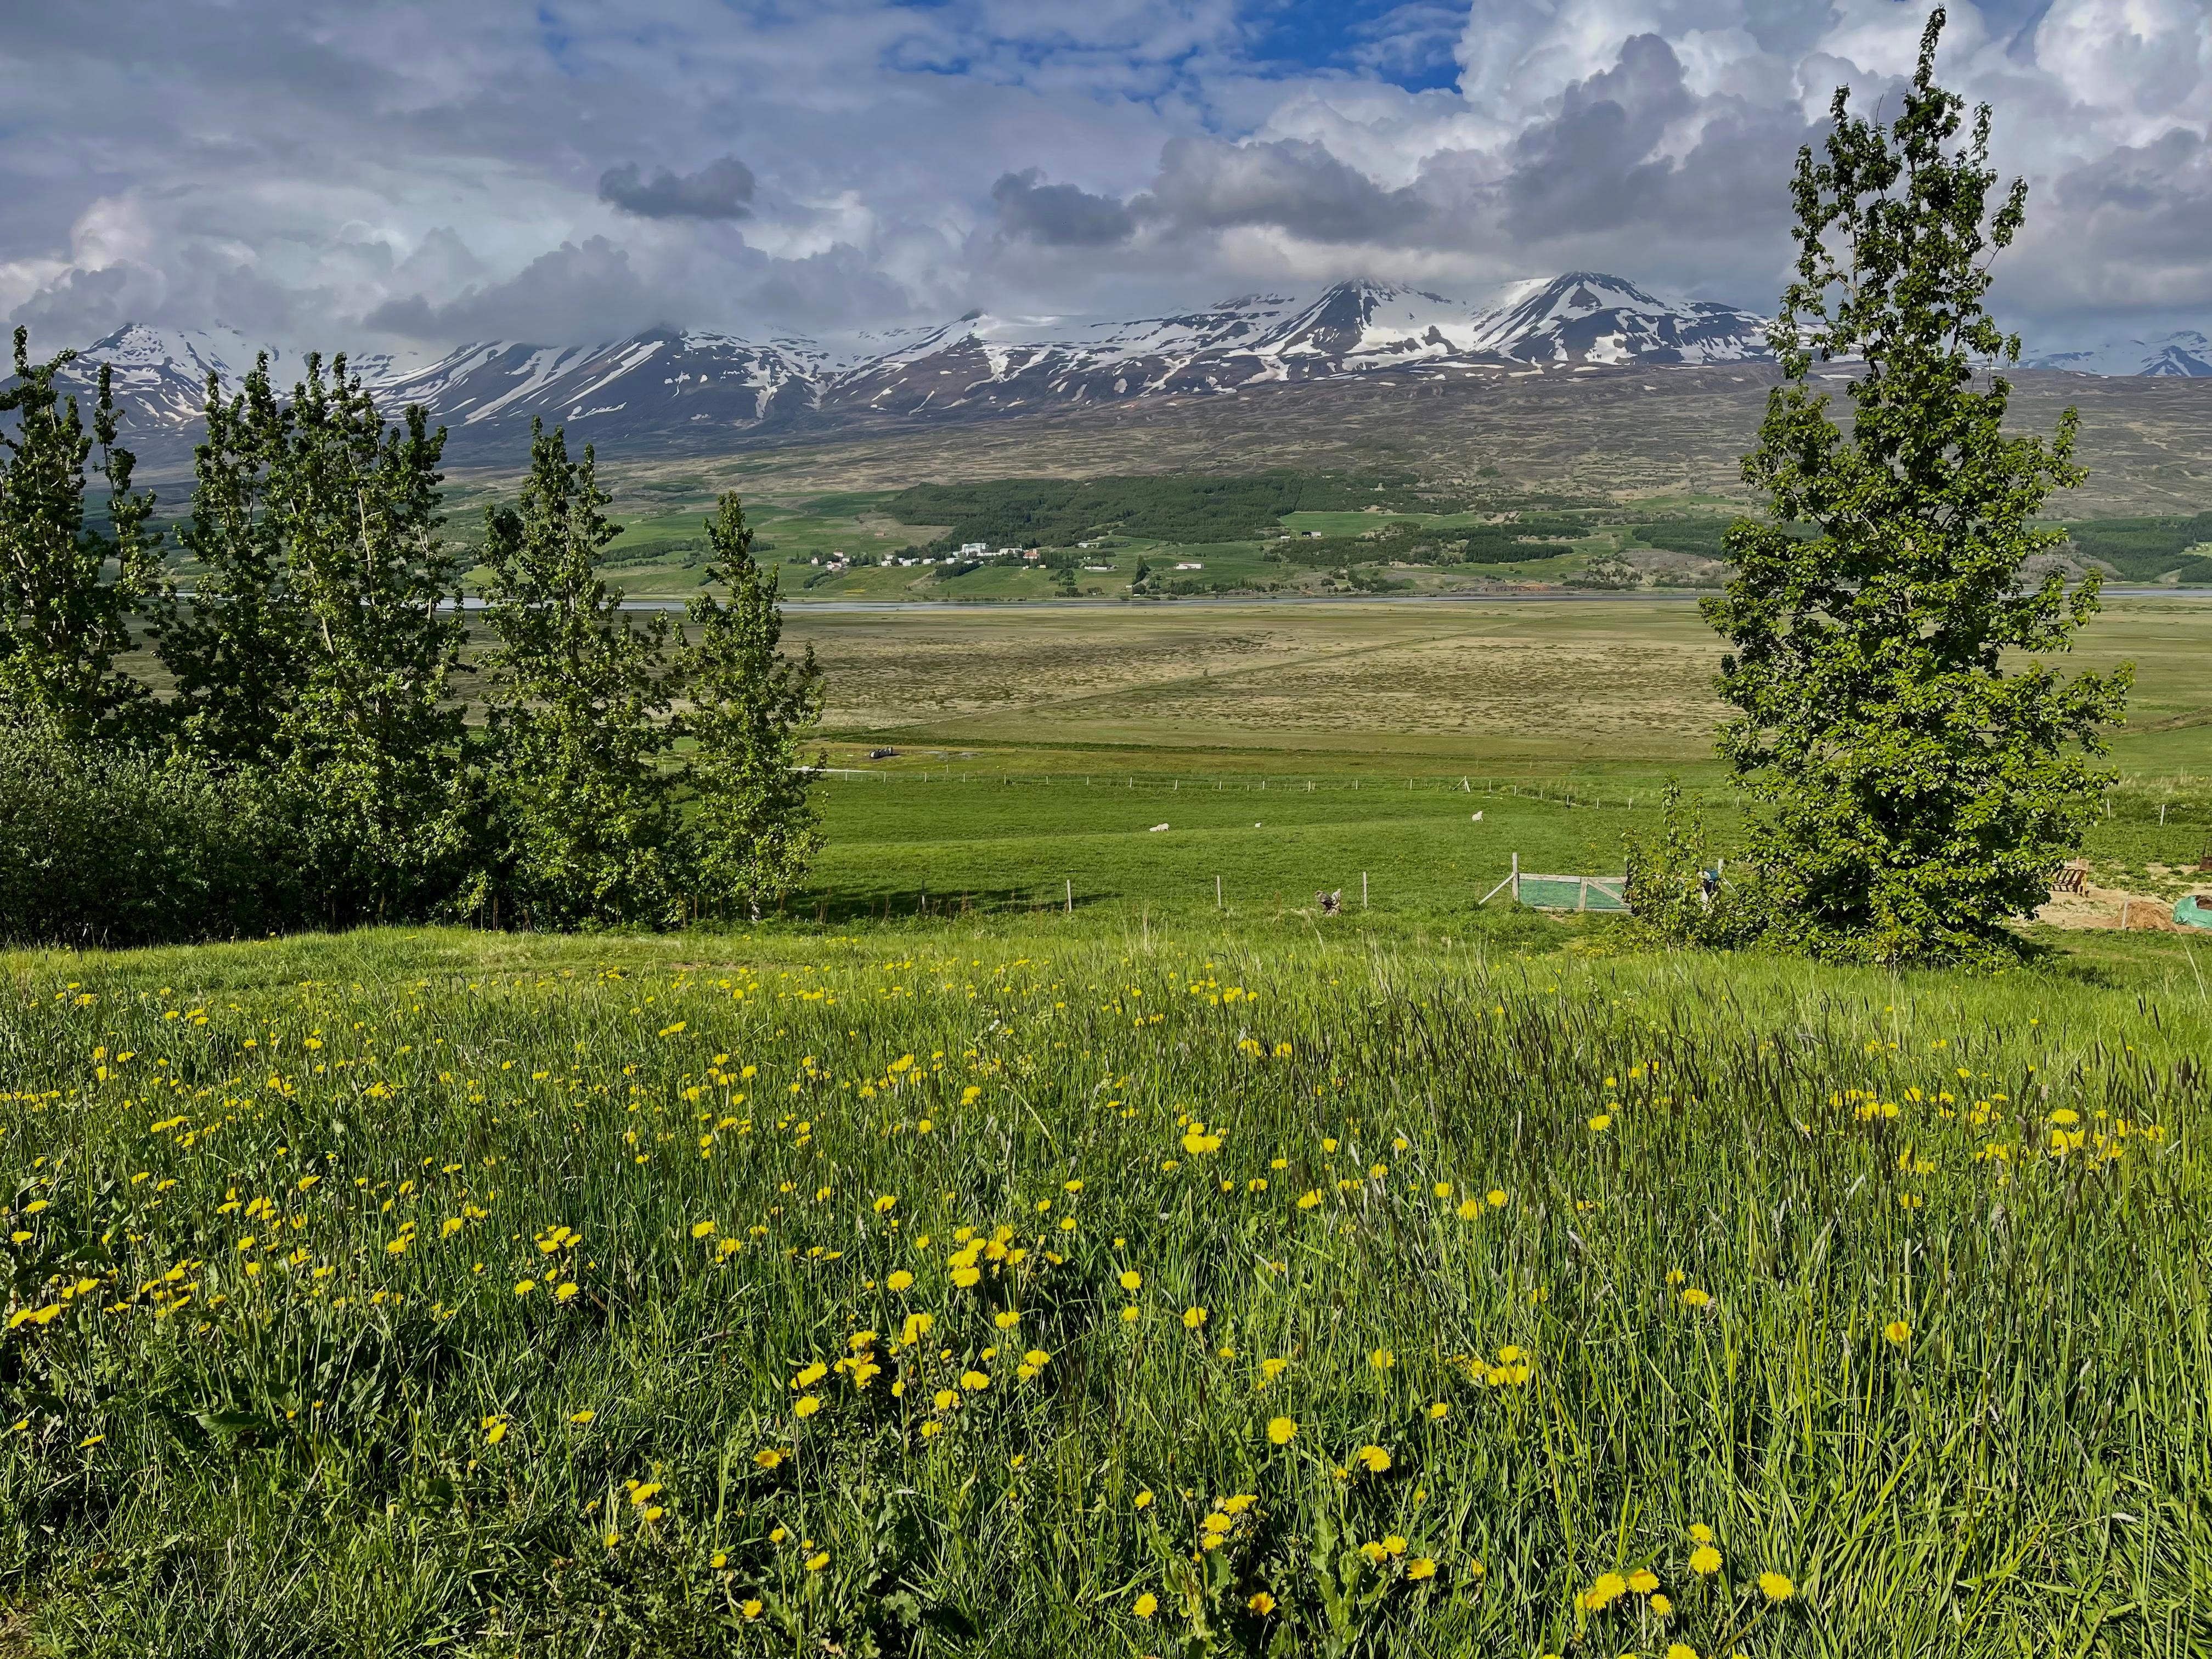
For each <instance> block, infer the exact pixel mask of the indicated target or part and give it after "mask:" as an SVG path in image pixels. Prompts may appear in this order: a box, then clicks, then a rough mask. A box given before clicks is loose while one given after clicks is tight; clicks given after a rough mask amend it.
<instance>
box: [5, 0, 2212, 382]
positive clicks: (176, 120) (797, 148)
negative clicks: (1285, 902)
mask: <svg viewBox="0 0 2212 1659" xmlns="http://www.w3.org/2000/svg"><path fill="white" fill-rule="evenodd" d="M1926 15H1927V6H1926V4H1925V0H1919V3H1901V0H1471V3H1470V0H620V3H599V4H585V3H580V0H540V3H531V0H467V3H465V4H460V5H455V4H451V3H412V0H343V3H331V0H227V3H226V0H103V3H101V4H100V5H98V6H91V5H76V4H67V3H64V4H52V3H38V0H0V19H4V22H5V36H6V43H7V44H6V50H5V51H4V52H0V203H4V204H5V209H4V210H3V211H0V315H5V316H7V317H9V318H10V319H12V320H13V321H15V322H17V323H21V324H25V325H29V326H30V328H31V329H32V331H33V345H34V349H36V348H40V347H44V346H49V345H51V346H54V347H58V346H60V345H63V344H81V343H87V342H88V341H90V340H92V339H94V338H95V337H98V336H99V335H100V334H102V333H105V332H106V331H110V330H112V329H113V328H115V327H117V326H119V325H121V324H123V323H125V322H126V321H137V322H142V323H147V324H151V325H162V326H169V327H178V328H199V327H206V326H210V325H225V326H228V327H232V328H235V329H237V330H239V331H241V332H243V333H244V334H246V336H247V337H249V338H252V339H253V340H256V341H261V342H266V343H272V344H276V345H280V346H287V347H299V346H307V345H320V346H322V347H324V348H325V349H335V348H339V347H344V348H349V349H355V350H356V351H359V350H363V349H392V350H401V351H430V350H435V349H441V348H443V347H446V346H450V345H452V344H454V343H459V342H463V341H468V340H480V339H488V338H501V339H523V340H530V341H536V342H548V343H579V342H591V341H600V340H607V339H612V338H617V337H621V336H623V335H624V334H627V333H629V332H632V331H635V330H637V329H640V328H644V327H648V326H653V325H678V326H685V327H692V328H701V329H716V330H725V331H732V332H736V333H741V334H745V335H748V336H751V337H763V338H765V337H775V336H776V335H778V334H787V333H803V334H808V335H814V336H828V337H851V336H853V335H854V333H855V332H856V331H872V330H877V329H881V328H885V327H892V326H902V325H915V324H918V323H929V322H936V321H941V320H943V319H947V318H951V317H956V316H959V315H961V314H963V313H966V312H968V311H969V310H973V309H977V308H981V309H984V310H987V311H990V312H993V313H1000V314H1003V315H1009V316H1019V317H1024V318H1030V319H1042V318H1052V317H1065V318H1069V319H1088V318H1101V317H1131V316H1142V315H1154V314H1159V313H1162V312H1168V311H1172V310H1174V309H1176V308H1182V307H1194V306H1196V305H1200V304H1203V303H1207V302H1211V301H1216V300H1219V299H1224V298H1227V297H1230V296H1232V295H1240V294H1245V293H1251V292H1255V291H1274V292H1284V291H1288V292H1299V291H1304V290H1308V289H1318V288H1319V287H1321V286H1322V285H1323V284H1325V283H1329V282H1332V281H1335V280H1338V279H1340V278H1345V277H1369V278H1373V279H1376V280H1381V281H1388V282H1398V283H1408V284H1411V285H1413V286H1416V287H1420V288H1425V289H1433V290H1437V291H1440V292H1443V293H1445V294H1448V295H1477V294H1480V292H1482V291H1484V290H1486V289H1489V288H1491V287H1492V286H1493V285H1496V284H1498V283H1503V282H1506V281H1509V280H1514V279H1517V278H1521V277H1525V276H1545V275H1550V274H1553V273H1555V272H1559V271H1562V270H1604V271H1609V272H1613V273H1614V274H1617V275H1620V276H1626V277H1628V278H1630V279H1631V280H1632V281H1636V282H1639V283H1644V285H1646V286H1649V287H1652V288H1655V289H1660V290H1662V291H1664V292H1669V293H1678V294H1682V295H1688V296H1691V297H1696V298H1703V299H1715V300H1723V301H1731V302H1734V303H1736V304H1740V305H1744V306H1747V307H1755V308H1759V309H1767V308H1770V307H1772V306H1773V304H1774V303H1775V296H1776V295H1778V292H1779V289H1780V287H1781V284H1782V283H1783V281H1784V278H1785V276H1786V272H1787V268H1788V265H1789V264H1790V258H1791V247H1790V237H1789V233H1790V211H1789V198H1788V181H1789V173H1790V164H1791V159H1792V157H1793V156H1794V155H1795V154H1796V150H1797V148H1798V147H1799V146H1800V145H1801V144H1802V143H1808V142H1811V143H1818V141H1819V139H1820V134H1821V132H1822V131H1823V128H1822V123H1823V121H1824V120H1825V118H1826V112H1827V108H1828V104H1829V100H1830V97H1831V95H1832V93H1833V91H1834V89H1835V88H1837V87H1838V86H1848V87H1849V88H1851V90H1852V94H1853V98H1854V102H1855V105H1856V106H1860V107H1863V108H1867V109H1870V110H1871V109H1877V108H1879V109H1886V110H1887V111H1889V112H1894V111H1895V109H1896V107H1897V103H1898V99H1899V90H1900V88H1901V86H1902V84H1903V81H1904V78H1905V77H1906V76H1909V75H1910V73H1911V67H1912V61H1913V57H1914V52H1915V49H1916V46H1917V39H1918V36H1919V33H1920V30H1921V27H1922V25H1923V21H1924V20H1925V17H1926ZM1938 63H1939V73H1940V75H1941V76H1942V78H1943V79H1944V80H1945V81H1946V82H1947V83H1948V84H1950V85H1952V86H1954V87H1956V88H1959V89H1960V90H1962V91H1963V92H1965V93H1966V94H1968V95H1969V96H1971V97H1972V98H1975V99H1977V100H1987V101H1989V102H1990V104H1992V105H1993V106H1995V109H1996V138H1995V149H1996V161H1997V163H1998V165H1999V166H2001V167H2003V168H2004V169H2005V170H2006V171H2007V173H2020V174H2022V175H2024V176H2025V177H2026V178H2027V179H2028V181H2029V185H2030V197H2029V207H2028V223H2027V230H2026V231H2025V233H2024V234H2023V235H2022V236H2021V240H2020V242H2019V243H2018V244H2017V245H2016V246H2015V247H2014V248H2013V249H2012V250H2010V251H2009V252H2008V253H2006V254H2005V255H2004V256H2002V258H2001V259H2000V261H1999V264H1998V265H1997V268H1996V269H1997V273H1998V276H1997V286H1996V293H1995V295H1994V301H1995V303H1996V306H1997V307H1998V308H1999V309H2000V312H2001V313H2002V315H2003V316H2004V317H2005V319H2006V320H2007V321H2008V323H2011V324H2013V325H2017V326H2020V327H2021V328H2022V329H2023V330H2024V331H2027V332H2028V333H2029V334H2030V335H2031V337H2032V343H2033V345H2036V346H2039V347H2040V348H2042V349H2055V348H2056V347H2058V346H2061V345H2073V344H2083V343H2092V342H2095V341H2100V340H2106V339H2112V338H2118V337H2128V336H2130V335H2133V334H2141V333H2147V332H2153V331H2159V330H2162V329H2164V328H2169V327H2173V326H2177V325H2190V326H2197V327H2202V328H2206V329H2212V0H1980V3H1978V4H1977V3H1973V0H1954V3H1953V4H1951V6H1950V7H1949V26H1948V30H1947V32H1946V34H1945V37H1944V46H1943V50H1942V54H1941V57H1940V58H1939V60H1938Z"/></svg>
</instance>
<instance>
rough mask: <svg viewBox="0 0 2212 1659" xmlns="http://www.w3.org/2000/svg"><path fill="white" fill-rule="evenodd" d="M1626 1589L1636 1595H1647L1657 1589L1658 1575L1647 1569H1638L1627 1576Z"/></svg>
mask: <svg viewBox="0 0 2212 1659" xmlns="http://www.w3.org/2000/svg"><path fill="white" fill-rule="evenodd" d="M1628 1588H1629V1589H1632V1590H1634V1591H1635V1592H1636V1593H1637V1594H1638V1595H1650V1594H1651V1592H1652V1591H1653V1590H1656V1589H1658V1588H1659V1575H1658V1574H1657V1573H1656V1572H1654V1571H1651V1569H1650V1568H1649V1567H1640V1568H1638V1570H1637V1571H1634V1572H1632V1573H1631V1574H1629V1575H1628Z"/></svg>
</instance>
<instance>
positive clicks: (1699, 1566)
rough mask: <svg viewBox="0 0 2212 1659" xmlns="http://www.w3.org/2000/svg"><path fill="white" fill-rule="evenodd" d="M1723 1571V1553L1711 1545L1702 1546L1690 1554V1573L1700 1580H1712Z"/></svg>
mask: <svg viewBox="0 0 2212 1659" xmlns="http://www.w3.org/2000/svg"><path fill="white" fill-rule="evenodd" d="M1720 1570H1721V1553H1720V1552H1719V1551H1718V1550H1717V1549H1715V1548H1714V1547H1712V1546H1711V1544H1700V1545H1699V1546H1698V1547H1697V1548H1695V1549H1693V1550H1692V1551H1691V1552H1690V1571H1692V1572H1694V1573H1696V1574H1697V1575H1698V1577H1700V1578H1710V1577H1712V1576H1713V1575H1714V1574H1715V1573H1717V1572H1718V1571H1720Z"/></svg>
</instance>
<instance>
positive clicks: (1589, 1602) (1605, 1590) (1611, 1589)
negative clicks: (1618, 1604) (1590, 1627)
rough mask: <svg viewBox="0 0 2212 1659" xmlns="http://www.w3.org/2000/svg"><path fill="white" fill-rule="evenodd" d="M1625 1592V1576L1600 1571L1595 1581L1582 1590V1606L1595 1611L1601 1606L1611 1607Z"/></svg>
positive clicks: (1626, 1584)
mask: <svg viewBox="0 0 2212 1659" xmlns="http://www.w3.org/2000/svg"><path fill="white" fill-rule="evenodd" d="M1627 1594H1628V1581H1627V1580H1626V1578H1623V1577H1621V1576H1620V1574H1619V1573H1617V1572H1601V1573H1600V1574H1599V1575H1598V1577H1597V1582H1596V1583H1594V1584H1592V1585H1591V1586H1590V1587H1589V1589H1586V1590H1584V1591H1583V1607H1584V1608H1586V1609H1587V1610H1588V1611H1589V1612H1591V1613H1595V1612H1597V1611H1599V1610H1600V1609H1601V1608H1603V1607H1611V1606H1612V1605H1613V1603H1614V1602H1615V1601H1619V1600H1620V1598H1621V1597H1622V1596H1624V1595H1627Z"/></svg>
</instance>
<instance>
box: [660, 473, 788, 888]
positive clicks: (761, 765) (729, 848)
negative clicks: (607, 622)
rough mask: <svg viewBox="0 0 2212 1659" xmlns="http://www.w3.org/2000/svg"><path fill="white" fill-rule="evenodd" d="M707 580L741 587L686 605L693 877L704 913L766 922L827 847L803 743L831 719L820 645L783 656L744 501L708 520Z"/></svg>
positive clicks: (689, 878)
mask: <svg viewBox="0 0 2212 1659" xmlns="http://www.w3.org/2000/svg"><path fill="white" fill-rule="evenodd" d="M707 540H708V546H709V548H710V549H711V550H712V557H711V559H710V562H708V567H707V580H708V581H709V582H719V583H720V584H721V585H722V586H724V587H726V588H727V589H728V590H729V594H730V597H729V599H728V601H727V602H726V603H725V602H724V601H722V600H720V599H716V598H715V597H714V595H712V594H711V593H708V592H700V593H698V594H696V595H694V596H693V598H692V599H691V602H690V605H689V606H688V607H686V609H687V611H688V614H689V616H690V620H691V622H692V623H693V624H694V625H695V626H696V637H695V638H693V639H691V640H690V641H689V642H688V643H687V644H686V645H685V647H684V652H683V654H682V657H681V659H680V662H679V665H678V666H679V671H680V673H681V675H682V683H683V686H684V694H685V696H686V697H687V699H688V701H689V703H690V707H689V708H688V709H687V710H686V712H685V713H684V715H683V717H682V721H681V726H682V730H683V731H684V733H685V734H686V735H687V736H689V737H690V738H692V739H693V742H694V744H695V746H694V748H693V749H692V750H691V752H690V755H689V756H688V757H686V763H685V768H684V772H685V777H686V779H687V781H689V783H690V787H691V793H692V797H693V799H692V808H691V812H690V817H689V818H688V819H687V820H686V822H685V825H684V831H685V833H684V844H685V850H686V854H687V857H686V859H685V864H686V866H687V870H686V876H685V882H686V884H687V885H688V887H689V888H690V892H691V894H692V896H694V898H695V899H696V902H697V904H698V906H699V908H700V909H701V910H702V912H703V913H704V914H708V915H731V914H732V913H734V912H735V911H736V910H737V909H738V908H739V907H741V906H742V907H743V908H744V910H745V911H746V913H747V914H748V915H751V916H753V917H754V918H756V919H757V918H758V917H759V915H760V913H761V907H762V906H763V905H764V904H772V903H775V902H777V901H779V900H781V898H782V897H783V896H785V895H786V894H787V893H788V892H789V891H790V890H791V889H792V887H793V884H795V883H796V882H797V881H798V879H799V877H800V876H801V875H802V874H804V873H805V869H806V866H807V865H808V863H809V862H810V861H811V859H812V857H813V855H814V852H815V849H816V848H817V847H818V846H819V845H820V843H821V832H820V828H819V825H820V814H819V812H818V811H817V810H816V808H815V805H814V802H813V799H812V797H811V793H810V791H811V785H812V775H811V773H810V772H809V771H808V769H806V767H805V764H804V763H802V761H801V759H800V756H799V750H800V745H801V744H803V743H804V742H805V738H806V734H807V732H808V731H809V730H810V729H811V727H812V726H813V725H814V723H815V721H816V720H817V719H818V718H819V716H820V714H821V712H822V671H821V669H820V668H819V667H818V666H817V665H816V663H815V660H814V648H813V647H811V646H809V647H807V648H806V652H805V655H804V656H802V657H799V658H798V659H792V658H789V657H787V656H785V655H784V654H783V653H781V650H779V649H778V647H779V644H780V642H781V639H782V635H783V612H782V610H781V607H780V606H779V605H778V604H777V602H776V601H777V586H778V584H777V580H776V574H775V572H774V571H773V570H769V571H763V569H762V568H760V566H759V565H758V564H757V563H756V562H754V560H753V556H752V542H753V532H752V530H751V527H750V526H748V525H747V524H746V523H745V514H744V507H743V506H742V505H741V504H740V503H739V501H738V497H737V496H736V495H734V494H731V495H724V496H723V497H722V498H721V500H720V501H719V502H718V503H717V504H716V510H715V513H714V517H713V518H712V519H709V520H708V521H707Z"/></svg>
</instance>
